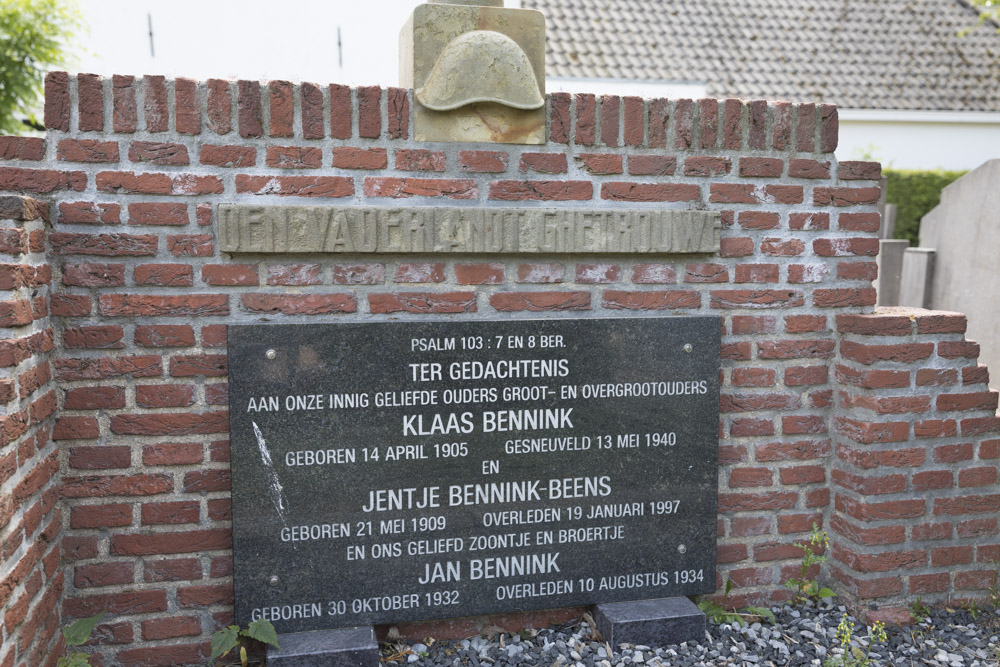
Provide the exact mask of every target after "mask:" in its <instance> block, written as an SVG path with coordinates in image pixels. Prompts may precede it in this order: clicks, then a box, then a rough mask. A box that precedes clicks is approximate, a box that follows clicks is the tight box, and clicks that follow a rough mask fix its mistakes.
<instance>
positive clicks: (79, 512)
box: [69, 503, 132, 555]
mask: <svg viewBox="0 0 1000 667" xmlns="http://www.w3.org/2000/svg"><path fill="white" fill-rule="evenodd" d="M69 525H70V528H74V529H80V528H116V527H121V526H131V525H132V505H130V504H128V503H114V504H110V505H77V506H76V507H73V508H71V509H70V520H69ZM95 555H96V554H95Z"/></svg>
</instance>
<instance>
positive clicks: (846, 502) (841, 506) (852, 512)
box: [835, 493, 926, 521]
mask: <svg viewBox="0 0 1000 667" xmlns="http://www.w3.org/2000/svg"><path fill="white" fill-rule="evenodd" d="M835 504H836V507H837V510H838V511H840V512H844V513H846V514H848V515H849V516H852V517H854V518H855V519H857V520H859V521H878V520H883V519H887V520H893V521H896V520H900V519H916V518H918V517H922V516H924V515H925V514H926V507H925V502H924V500H923V499H922V498H919V499H918V498H915V499H909V500H887V501H880V502H860V501H856V500H853V499H851V498H848V497H846V496H843V495H841V494H839V493H838V494H837V496H836V499H835Z"/></svg>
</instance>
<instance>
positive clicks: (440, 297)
mask: <svg viewBox="0 0 1000 667" xmlns="http://www.w3.org/2000/svg"><path fill="white" fill-rule="evenodd" d="M368 305H369V308H370V310H371V312H372V313H398V312H408V313H466V312H475V311H476V296H475V294H474V293H471V292H399V293H395V294H369V295H368Z"/></svg>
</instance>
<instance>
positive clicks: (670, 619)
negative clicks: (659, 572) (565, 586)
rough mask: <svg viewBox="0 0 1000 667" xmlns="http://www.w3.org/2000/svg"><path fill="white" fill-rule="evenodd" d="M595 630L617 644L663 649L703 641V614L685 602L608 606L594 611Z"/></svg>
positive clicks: (626, 603) (637, 601) (670, 601)
mask: <svg viewBox="0 0 1000 667" xmlns="http://www.w3.org/2000/svg"><path fill="white" fill-rule="evenodd" d="M594 621H595V622H596V623H597V629H598V630H599V631H600V633H601V634H602V635H604V639H605V640H606V641H607V642H609V643H610V644H611V646H612V648H618V645H619V644H645V645H646V646H664V645H666V644H679V643H681V642H684V641H691V640H694V639H696V640H699V641H700V640H702V639H704V638H705V614H704V612H702V611H701V610H700V609H698V607H697V606H696V605H695V604H694V603H693V602H691V601H690V600H688V599H687V598H659V599H656V600H636V601H634V602H610V603H606V604H599V605H596V606H595V607H594Z"/></svg>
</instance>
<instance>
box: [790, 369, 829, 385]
mask: <svg viewBox="0 0 1000 667" xmlns="http://www.w3.org/2000/svg"><path fill="white" fill-rule="evenodd" d="M828 380H829V369H827V367H826V366H792V367H789V368H786V369H785V386H788V387H800V386H804V385H815V384H826V383H827V381H828Z"/></svg>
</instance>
